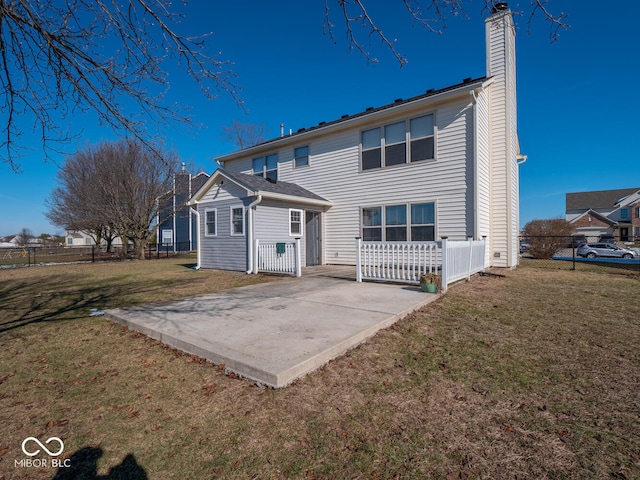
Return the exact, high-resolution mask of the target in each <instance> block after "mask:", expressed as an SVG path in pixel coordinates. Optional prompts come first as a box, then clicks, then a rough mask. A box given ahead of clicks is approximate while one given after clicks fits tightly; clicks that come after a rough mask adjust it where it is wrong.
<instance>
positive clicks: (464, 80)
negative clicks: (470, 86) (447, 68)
mask: <svg viewBox="0 0 640 480" xmlns="http://www.w3.org/2000/svg"><path fill="white" fill-rule="evenodd" d="M471 80H473V79H472V78H471V77H467V78H464V79H462V83H469V82H470V81H471Z"/></svg>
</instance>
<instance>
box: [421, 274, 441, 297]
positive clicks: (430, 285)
mask: <svg viewBox="0 0 640 480" xmlns="http://www.w3.org/2000/svg"><path fill="white" fill-rule="evenodd" d="M439 282H440V277H439V276H438V275H436V274H435V273H425V274H424V275H420V288H421V289H422V291H423V292H428V293H436V292H437V291H438V283H439Z"/></svg>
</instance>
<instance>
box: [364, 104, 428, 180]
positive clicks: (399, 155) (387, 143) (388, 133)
mask: <svg viewBox="0 0 640 480" xmlns="http://www.w3.org/2000/svg"><path fill="white" fill-rule="evenodd" d="M361 142H362V158H361V169H362V170H373V169H377V168H384V167H391V166H394V165H402V164H406V163H413V162H419V161H422V160H433V159H434V158H435V135H434V116H433V114H429V115H423V116H422V117H417V118H412V119H410V120H408V121H402V122H396V123H391V124H389V125H385V126H384V127H378V128H372V129H370V130H364V131H363V132H362V135H361Z"/></svg>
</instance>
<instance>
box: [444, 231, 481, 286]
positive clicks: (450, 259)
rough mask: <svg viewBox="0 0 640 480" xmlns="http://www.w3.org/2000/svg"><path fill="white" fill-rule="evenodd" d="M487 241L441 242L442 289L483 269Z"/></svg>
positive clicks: (445, 240)
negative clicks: (442, 253)
mask: <svg viewBox="0 0 640 480" xmlns="http://www.w3.org/2000/svg"><path fill="white" fill-rule="evenodd" d="M486 244H487V240H486V238H483V239H482V240H473V239H471V238H470V239H469V240H466V241H457V242H454V241H451V240H447V239H446V238H445V239H443V240H442V251H443V252H445V255H444V256H443V260H444V261H443V263H442V285H443V287H442V289H443V290H446V285H450V284H452V283H453V282H457V281H458V280H462V279H463V278H466V279H467V280H468V279H469V278H470V277H471V275H473V274H474V273H478V272H482V271H483V270H484V269H485V268H486V265H485V248H486Z"/></svg>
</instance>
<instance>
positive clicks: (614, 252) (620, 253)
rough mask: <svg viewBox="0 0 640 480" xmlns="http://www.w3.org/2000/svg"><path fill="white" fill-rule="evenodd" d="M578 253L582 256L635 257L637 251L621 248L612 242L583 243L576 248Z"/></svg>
mask: <svg viewBox="0 0 640 480" xmlns="http://www.w3.org/2000/svg"><path fill="white" fill-rule="evenodd" d="M576 254H577V255H578V256H580V257H586V258H595V257H615V258H635V257H637V253H636V252H635V251H633V250H627V249H626V248H620V247H618V246H617V245H613V244H611V243H603V242H600V243H583V244H582V245H580V246H579V247H578V250H576Z"/></svg>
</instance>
